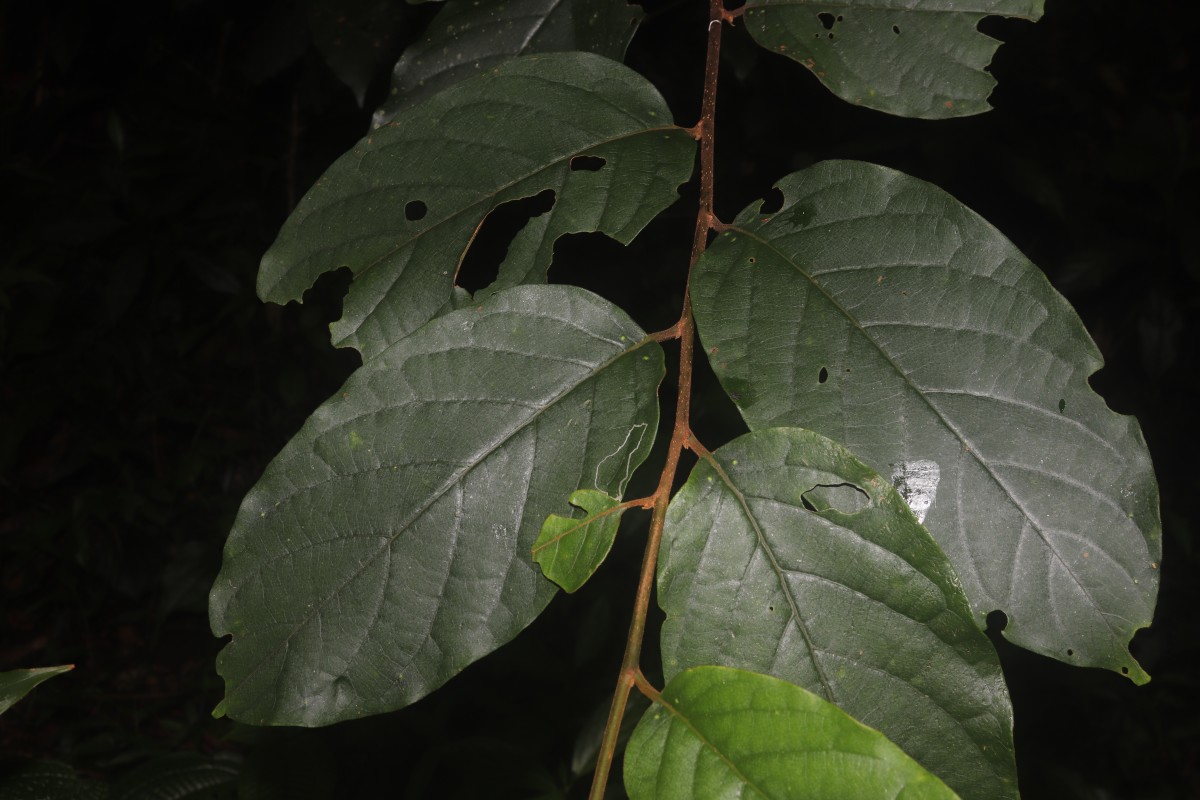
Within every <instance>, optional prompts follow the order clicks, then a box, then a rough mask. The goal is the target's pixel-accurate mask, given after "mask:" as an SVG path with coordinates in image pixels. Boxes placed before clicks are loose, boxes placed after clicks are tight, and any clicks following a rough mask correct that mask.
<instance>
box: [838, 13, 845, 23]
mask: <svg viewBox="0 0 1200 800" xmlns="http://www.w3.org/2000/svg"><path fill="white" fill-rule="evenodd" d="M844 19H845V16H843V15H841V14H838V15H837V21H838V22H841V21H842V20H844Z"/></svg>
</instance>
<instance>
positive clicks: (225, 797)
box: [109, 753, 241, 800]
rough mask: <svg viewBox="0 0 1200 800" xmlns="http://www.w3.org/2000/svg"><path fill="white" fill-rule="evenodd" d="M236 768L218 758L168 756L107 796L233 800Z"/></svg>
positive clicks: (118, 798) (138, 799)
mask: <svg viewBox="0 0 1200 800" xmlns="http://www.w3.org/2000/svg"><path fill="white" fill-rule="evenodd" d="M240 766H241V765H240V764H239V763H238V762H236V761H233V760H231V759H229V758H221V757H219V756H218V757H216V758H211V757H205V756H200V755H197V754H195V753H172V754H170V755H166V756H160V757H158V758H154V759H151V760H150V761H148V762H147V763H145V764H142V765H141V766H140V767H138V768H137V769H135V770H133V772H131V773H129V774H128V775H125V776H124V777H122V778H121V779H120V780H119V781H117V783H116V784H115V785H114V786H113V787H112V791H111V792H110V795H109V796H110V797H111V800H234V798H237V797H238V786H237V783H238V777H239V774H240V771H241V770H240Z"/></svg>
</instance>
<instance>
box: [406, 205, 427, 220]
mask: <svg viewBox="0 0 1200 800" xmlns="http://www.w3.org/2000/svg"><path fill="white" fill-rule="evenodd" d="M428 213H429V207H428V206H426V205H425V204H424V203H422V202H421V201H420V200H412V201H410V202H409V203H407V204H405V206H404V218H405V219H406V220H408V221H409V222H416V221H417V220H419V219H421V218H422V217H424V216H425V215H426V214H428Z"/></svg>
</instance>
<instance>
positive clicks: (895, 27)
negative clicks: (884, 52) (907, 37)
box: [892, 25, 900, 36]
mask: <svg viewBox="0 0 1200 800" xmlns="http://www.w3.org/2000/svg"><path fill="white" fill-rule="evenodd" d="M892 33H894V34H896V35H897V36H899V35H900V26H899V25H893V26H892Z"/></svg>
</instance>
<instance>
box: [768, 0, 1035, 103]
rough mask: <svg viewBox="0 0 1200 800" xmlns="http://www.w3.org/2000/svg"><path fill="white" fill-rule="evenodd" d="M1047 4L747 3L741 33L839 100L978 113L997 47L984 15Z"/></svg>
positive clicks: (952, 0) (1031, 14) (938, 0)
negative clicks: (982, 25)
mask: <svg viewBox="0 0 1200 800" xmlns="http://www.w3.org/2000/svg"><path fill="white" fill-rule="evenodd" d="M1043 3H1044V0H966V1H965V2H964V0H841V2H837V0H747V2H746V12H745V20H746V30H748V31H749V32H750V35H751V36H752V37H754V39H755V41H757V42H758V43H759V44H761V45H762V46H763V47H765V48H767V49H768V50H770V51H772V52H775V53H780V54H782V55H785V56H787V57H788V58H791V59H792V60H794V61H798V62H800V63H801V64H803V65H804V66H805V67H807V68H808V69H809V70H810V71H811V72H813V73H814V74H815V75H816V76H817V77H818V78H819V79H820V81H821V83H823V84H825V86H826V87H827V88H828V89H829V90H830V91H832V92H833V93H834V94H836V95H837V96H838V97H840V98H842V99H843V100H846V101H848V102H850V103H854V104H856V105H864V106H867V107H868V108H874V109H877V110H879V111H886V112H888V113H889V114H898V115H900V116H904V117H920V118H924V119H940V118H945V117H960V116H967V115H970V114H979V113H982V112H984V111H987V110H989V109H990V108H991V106H989V105H988V102H987V98H988V95H990V94H991V92H992V87H993V86H995V85H996V80H995V78H993V77H992V76H991V74H990V73H988V72H987V66H988V64H989V63H991V60H992V56H993V55H994V54H995V52H996V48H997V47H999V46H1000V43H999V42H998V41H996V40H995V39H993V38H992V37H990V36H987V35H986V34H983V33H980V32H979V30H978V28H977V26H978V25H979V21H980V20H981V19H983V18H984V17H987V16H1004V17H1019V18H1021V19H1028V20H1037V19H1039V18H1040V17H1041V16H1042V6H1043Z"/></svg>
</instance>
